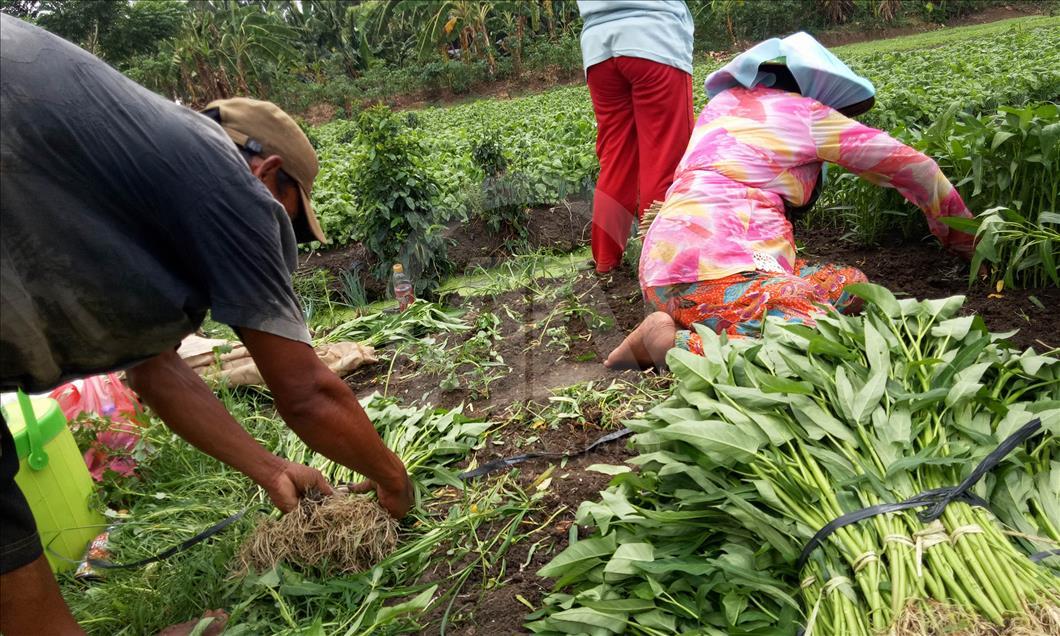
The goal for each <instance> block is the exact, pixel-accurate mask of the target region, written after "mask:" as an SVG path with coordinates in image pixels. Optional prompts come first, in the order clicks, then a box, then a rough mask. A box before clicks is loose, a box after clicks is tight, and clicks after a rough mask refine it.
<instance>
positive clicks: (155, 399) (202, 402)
mask: <svg viewBox="0 0 1060 636" xmlns="http://www.w3.org/2000/svg"><path fill="white" fill-rule="evenodd" d="M128 377H129V383H130V385H132V387H133V389H134V390H135V391H136V392H137V393H138V394H139V395H140V397H141V398H142V399H143V400H144V402H146V403H147V405H148V406H150V407H151V409H152V410H153V411H154V412H155V413H157V414H158V416H159V417H161V418H162V420H163V421H164V422H165V423H166V426H168V427H169V428H170V429H172V430H173V432H175V433H176V434H177V435H180V436H181V437H182V438H184V439H185V440H187V441H188V443H190V444H191V445H193V446H195V447H196V448H198V449H199V450H201V451H203V452H204V453H206V454H208V455H210V456H211V457H214V458H216V459H218V460H220V461H222V462H224V463H225V464H228V465H229V466H231V467H233V468H235V469H236V470H239V471H240V472H242V473H244V474H246V475H247V476H248V477H250V478H251V479H253V480H254V481H255V482H257V483H258V484H261V485H264V484H265V483H266V482H267V481H268V479H269V478H270V477H271V476H272V475H274V474H275V473H276V472H277V471H279V470H281V469H282V467H283V464H284V462H283V460H281V459H280V458H279V457H277V456H275V455H273V454H272V453H270V452H268V451H267V450H265V448H263V447H262V446H261V445H260V444H258V442H257V441H256V440H255V439H254V438H253V437H251V436H250V434H248V433H247V432H246V431H245V430H244V429H243V427H242V426H240V425H239V423H238V422H236V421H235V419H233V418H232V416H231V415H230V414H229V413H228V411H227V410H226V409H225V407H224V405H223V404H221V402H220V401H219V400H218V399H217V397H216V396H215V395H214V394H213V391H211V390H210V387H208V386H206V383H205V382H203V380H202V378H200V377H199V376H198V375H197V374H196V373H195V371H193V370H192V369H191V368H190V367H188V365H187V364H186V363H185V362H184V361H183V360H181V359H180V357H179V356H177V354H176V353H175V352H172V351H170V352H167V353H163V354H160V355H158V356H156V357H155V358H152V359H150V360H148V361H146V362H144V363H142V364H140V365H137V366H136V367H134V368H132V369H130V370H129V371H128Z"/></svg>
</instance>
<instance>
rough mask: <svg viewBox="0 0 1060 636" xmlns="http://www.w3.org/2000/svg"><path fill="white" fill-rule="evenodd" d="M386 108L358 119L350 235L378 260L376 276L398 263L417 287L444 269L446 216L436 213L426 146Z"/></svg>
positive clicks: (434, 186)
mask: <svg viewBox="0 0 1060 636" xmlns="http://www.w3.org/2000/svg"><path fill="white" fill-rule="evenodd" d="M401 120H402V117H400V116H398V115H395V114H394V113H392V112H391V111H390V110H389V109H388V108H386V107H385V106H376V107H373V108H370V109H368V110H365V111H364V112H362V113H361V115H360V117H359V119H358V122H357V123H358V128H359V134H358V140H359V142H360V145H361V146H362V148H363V154H361V155H360V156H359V159H360V162H359V165H357V167H356V169H355V170H353V171H352V172H353V174H352V185H353V191H354V192H356V195H357V198H358V200H359V203H360V205H359V206H358V208H359V209H358V214H357V219H356V222H355V226H356V230H355V232H354V235H353V238H354V239H356V240H360V241H362V242H363V243H364V245H365V246H366V247H367V248H368V249H369V251H371V252H372V254H374V255H375V256H376V257H377V258H378V259H379V265H378V267H377V270H376V272H375V274H376V277H377V278H379V279H381V280H385V279H386V276H387V274H388V273H389V270H390V266H391V264H393V263H395V262H400V263H402V264H404V266H405V269H406V271H407V272H408V273H409V274H410V277H411V278H412V279H413V280H414V281H415V284H416V290H417V291H422V290H423V289H425V288H427V287H429V286H430V285H431V283H433V282H436V281H437V279H438V277H439V276H440V275H441V274H443V273H444V272H445V269H446V264H447V261H446V243H445V239H444V238H443V237H442V235H441V233H440V230H441V228H442V225H441V223H442V222H444V221H445V220H446V219H445V218H439V217H440V216H441V215H439V214H438V213H437V212H436V209H437V208H436V207H435V204H436V201H437V197H438V191H439V188H438V184H437V182H435V180H434V179H433V178H432V177H431V174H430V172H429V171H428V170H427V169H426V168H425V167H424V160H423V157H424V156H426V154H427V153H426V151H425V148H424V147H423V144H422V141H421V139H420V137H419V135H418V133H417V132H416V131H413V130H409V129H408V128H407V127H405V125H404V124H403V123H402V121H401Z"/></svg>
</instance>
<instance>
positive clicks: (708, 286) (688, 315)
mask: <svg viewBox="0 0 1060 636" xmlns="http://www.w3.org/2000/svg"><path fill="white" fill-rule="evenodd" d="M867 280H868V279H867V278H866V277H865V274H863V273H862V272H861V270H858V269H856V268H854V267H845V266H842V265H834V264H831V263H828V264H824V265H807V264H806V262H805V261H803V260H798V261H796V262H795V274H776V273H773V272H741V273H739V274H733V275H732V276H726V277H725V278H719V279H717V280H704V281H699V282H698V283H685V284H680V285H664V286H661V287H649V288H647V289H645V290H644V299H645V301H646V302H647V303H648V305H650V306H654V307H655V308H656V309H657V310H658V311H665V312H666V313H668V314H670V316H671V317H673V319H674V321H675V322H677V324H678V325H679V326H680V327H681V328H682V330H681V331H678V332H677V341H676V343H675V344H676V346H677V347H680V348H682V349H686V350H688V351H691V352H693V353H697V354H699V355H702V354H703V343H702V342H701V341H700V338H699V335H698V334H696V333H695V331H692V330H691V327H692V324H693V323H699V324H701V325H704V326H706V327H708V328H710V329H713V330H714V331H716V332H717V333H727V334H729V335H731V336H759V335H761V333H762V326H763V321H764V320H765V317H766V316H776V317H778V318H781V319H783V320H785V321H787V322H790V323H793V324H802V325H807V326H813V325H814V324H815V322H814V316H816V315H819V314H820V313H821V312H823V311H827V310H828V309H829V308H833V309H835V310H836V311H839V312H841V313H855V312H857V311H858V310H860V309H861V301H860V299H859V298H857V297H856V296H852V295H850V294H848V293H846V292H845V291H844V290H843V288H844V287H846V286H847V285H849V284H851V283H863V282H866V281H867Z"/></svg>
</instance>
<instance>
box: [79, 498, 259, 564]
mask: <svg viewBox="0 0 1060 636" xmlns="http://www.w3.org/2000/svg"><path fill="white" fill-rule="evenodd" d="M258 509H259V507H258V506H252V507H250V508H244V509H243V510H240V511H239V512H237V513H235V514H234V515H232V516H230V517H228V518H226V519H223V520H221V521H218V522H217V523H215V524H213V525H212V526H210V527H209V528H207V529H205V530H203V531H202V532H200V533H199V534H197V535H195V536H194V537H191V538H190V539H185V540H184V541H181V542H180V543H178V544H177V545H175V546H173V547H171V548H169V549H167V550H165V551H163V552H159V553H158V554H156V555H155V556H153V557H148V558H146V559H141V560H139V561H133V562H132V563H111V562H110V561H101V560H99V559H88V564H89V565H90V566H92V567H94V568H100V569H102V570H132V569H135V568H142V567H143V566H145V565H150V564H151V563H155V562H156V561H162V560H164V559H168V558H169V557H171V556H173V555H174V554H178V553H180V552H183V551H185V550H187V549H188V548H190V547H192V546H194V545H195V544H197V543H202V542H203V541H205V540H207V539H209V538H210V537H212V536H214V535H215V534H217V533H219V532H221V531H222V530H224V529H225V528H227V527H228V526H230V525H232V524H233V523H235V522H237V521H239V520H240V519H242V518H243V517H244V516H245V515H246V514H247V513H248V512H250V511H252V510H258Z"/></svg>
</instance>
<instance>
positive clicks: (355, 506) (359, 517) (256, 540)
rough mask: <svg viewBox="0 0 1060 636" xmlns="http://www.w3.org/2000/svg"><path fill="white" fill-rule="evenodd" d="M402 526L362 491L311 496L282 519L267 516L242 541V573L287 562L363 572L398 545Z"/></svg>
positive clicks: (340, 571)
mask: <svg viewBox="0 0 1060 636" xmlns="http://www.w3.org/2000/svg"><path fill="white" fill-rule="evenodd" d="M397 538H398V525H397V521H395V520H394V519H393V518H392V517H391V516H390V515H389V514H388V513H387V511H386V510H385V509H383V507H382V506H380V505H379V504H378V503H376V502H375V501H374V500H372V499H369V498H368V497H366V496H364V495H346V494H336V495H333V496H330V497H323V496H320V495H316V496H307V497H305V498H303V499H302V501H301V503H299V505H298V507H297V508H296V509H294V510H292V511H291V512H289V513H287V514H286V515H284V516H282V517H280V518H279V519H271V518H270V519H265V520H264V521H263V522H262V523H261V525H259V526H258V527H257V528H256V529H255V530H254V531H253V532H252V533H251V534H250V536H249V537H248V538H247V540H246V541H245V542H244V543H243V546H242V548H241V549H240V551H239V554H238V560H237V563H238V565H239V571H240V572H246V571H248V570H250V569H253V570H254V571H257V572H264V571H266V570H269V569H271V568H273V567H275V566H276V565H277V564H278V563H281V562H282V563H285V564H287V565H289V566H292V567H296V568H316V569H319V570H321V571H322V572H324V573H327V574H344V573H351V572H363V571H365V570H367V569H369V568H371V567H372V566H374V565H375V564H377V563H379V562H380V561H382V560H383V559H385V558H386V557H387V556H388V555H389V554H390V553H391V552H393V551H394V548H395V547H396V546H397Z"/></svg>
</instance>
